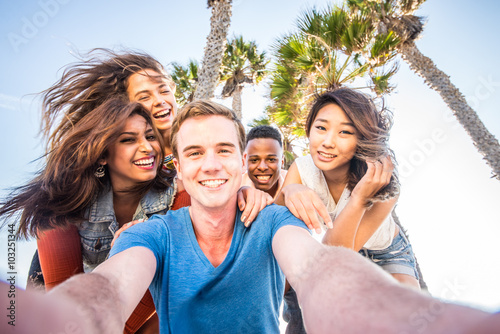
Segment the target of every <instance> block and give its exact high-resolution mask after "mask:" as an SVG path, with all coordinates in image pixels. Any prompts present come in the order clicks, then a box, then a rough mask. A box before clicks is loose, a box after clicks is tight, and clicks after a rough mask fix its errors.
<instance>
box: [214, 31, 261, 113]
mask: <svg viewBox="0 0 500 334" xmlns="http://www.w3.org/2000/svg"><path fill="white" fill-rule="evenodd" d="M267 63H268V61H267V60H266V54H265V52H262V53H260V54H259V53H258V51H257V44H255V42H254V41H250V42H245V41H244V40H243V37H242V36H239V37H234V38H233V39H232V40H228V43H227V46H226V51H225V52H224V58H223V60H222V66H221V77H220V81H221V82H224V83H225V84H224V87H223V89H222V97H223V98H228V97H232V98H233V111H234V112H235V113H236V116H238V118H240V119H241V116H242V114H241V91H242V89H243V85H244V84H245V83H248V84H252V85H253V84H258V83H259V82H260V81H261V80H262V79H263V78H264V76H265V74H266V72H265V68H266V65H267Z"/></svg>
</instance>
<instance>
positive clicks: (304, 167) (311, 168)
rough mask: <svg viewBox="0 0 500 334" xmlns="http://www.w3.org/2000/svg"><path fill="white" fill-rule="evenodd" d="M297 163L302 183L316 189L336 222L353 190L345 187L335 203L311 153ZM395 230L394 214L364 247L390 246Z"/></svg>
mask: <svg viewBox="0 0 500 334" xmlns="http://www.w3.org/2000/svg"><path fill="white" fill-rule="evenodd" d="M295 164H296V165H297V168H298V170H299V174H300V178H301V180H302V184H303V185H305V186H306V187H308V188H310V189H312V190H314V192H316V194H318V196H319V198H320V199H321V200H322V201H323V203H324V204H325V206H326V209H327V210H328V213H329V214H330V217H331V219H332V222H333V223H334V224H335V218H337V216H338V215H339V213H340V212H341V211H342V210H343V209H344V208H345V206H346V204H347V202H348V201H349V198H350V197H351V191H350V190H348V189H347V187H346V188H344V191H343V192H342V195H341V196H340V198H339V202H338V203H335V200H334V199H333V197H332V195H331V194H330V190H329V189H328V184H327V183H326V179H325V176H324V174H323V172H322V171H321V170H320V169H319V168H318V167H316V165H315V164H314V161H313V159H312V157H311V155H310V154H308V155H306V156H305V157H300V158H297V159H295ZM318 217H319V216H318ZM320 220H321V222H322V223H323V229H324V230H326V224H325V223H324V222H323V220H322V219H321V217H320ZM395 231H396V223H395V222H394V219H393V218H392V215H389V217H387V218H386V219H385V220H384V222H383V223H382V225H380V227H379V228H378V229H377V230H376V231H375V233H373V235H372V236H371V237H370V239H368V241H367V242H366V243H365V244H364V245H363V248H365V249H372V250H381V249H385V248H387V247H389V246H390V245H391V243H392V239H393V238H394V233H395Z"/></svg>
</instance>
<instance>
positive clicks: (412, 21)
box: [347, 0, 500, 180]
mask: <svg viewBox="0 0 500 334" xmlns="http://www.w3.org/2000/svg"><path fill="white" fill-rule="evenodd" d="M424 2H425V0H379V1H363V0H347V5H348V7H349V10H350V13H351V15H360V16H363V17H366V18H368V19H370V20H372V21H373V23H374V24H375V25H376V26H377V29H378V32H379V33H387V32H388V31H389V32H390V31H393V32H394V33H395V34H396V35H397V36H398V38H399V39H400V42H399V43H398V44H397V45H396V51H397V52H398V53H399V54H400V55H401V58H402V59H403V60H404V61H405V62H407V63H408V65H409V66H410V69H412V70H413V71H414V72H415V73H416V74H418V75H419V76H421V77H422V78H423V79H424V81H425V83H426V84H427V85H428V86H429V87H431V88H432V89H434V90H435V91H436V92H438V93H439V95H441V98H442V99H443V100H444V102H445V103H446V104H447V105H448V107H449V108H450V109H451V111H452V112H453V114H454V115H455V117H456V118H457V120H458V121H459V123H460V124H461V125H462V126H463V127H464V129H465V131H466V132H467V133H468V134H469V136H470V137H471V139H472V142H473V143H474V146H476V148H477V149H478V151H479V152H480V153H481V154H482V155H483V157H484V160H486V162H487V164H488V165H489V166H490V167H491V169H492V171H493V177H495V178H496V179H498V180H500V144H499V142H498V140H497V139H496V138H495V136H493V135H492V134H491V133H490V132H489V131H488V129H487V128H486V127H485V126H484V124H483V122H482V121H481V120H480V119H479V116H478V115H477V113H476V112H475V111H474V110H473V109H472V108H471V107H470V106H469V105H468V103H467V101H466V99H465V97H464V95H463V94H462V93H461V92H460V91H459V89H458V88H457V87H455V85H453V84H452V82H451V81H450V77H449V76H448V75H446V74H445V73H444V72H443V71H441V70H440V69H438V68H437V66H436V65H435V64H434V62H433V61H432V60H431V59H430V58H428V57H426V56H424V55H423V54H422V53H421V52H420V50H419V49H418V48H417V45H416V44H415V40H416V39H417V38H418V37H419V35H420V33H421V32H422V31H423V22H422V18H420V17H418V16H415V15H413V13H414V12H415V11H416V10H417V9H418V8H419V6H420V5H421V4H422V3H424Z"/></svg>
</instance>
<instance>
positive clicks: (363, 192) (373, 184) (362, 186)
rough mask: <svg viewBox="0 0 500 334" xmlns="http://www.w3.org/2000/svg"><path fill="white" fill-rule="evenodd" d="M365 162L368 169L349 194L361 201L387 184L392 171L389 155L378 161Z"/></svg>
mask: <svg viewBox="0 0 500 334" xmlns="http://www.w3.org/2000/svg"><path fill="white" fill-rule="evenodd" d="M366 164H367V165H368V169H367V170H366V173H365V175H364V176H363V177H362V178H361V180H359V182H358V184H357V185H356V186H355V187H354V189H353V190H352V194H351V197H353V198H354V197H355V198H358V199H359V200H361V201H363V203H367V202H368V201H369V200H370V199H371V198H373V197H374V196H375V195H376V194H377V192H379V191H380V189H382V188H384V187H385V186H387V185H388V184H389V182H390V181H391V176H392V172H393V171H394V164H393V162H392V159H391V157H390V156H386V157H384V158H383V159H381V160H380V161H378V160H376V161H373V160H372V161H366Z"/></svg>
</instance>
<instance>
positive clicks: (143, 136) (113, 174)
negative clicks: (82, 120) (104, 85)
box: [102, 115, 160, 190]
mask: <svg viewBox="0 0 500 334" xmlns="http://www.w3.org/2000/svg"><path fill="white" fill-rule="evenodd" d="M159 152H160V143H159V142H158V139H157V138H156V136H155V134H154V132H153V128H152V127H151V125H150V124H148V122H147V121H146V120H145V119H144V117H142V116H140V115H132V116H131V117H129V118H128V119H127V121H126V123H125V126H124V127H123V130H122V131H121V132H120V135H119V136H118V139H117V140H116V142H115V143H114V144H112V145H111V146H110V147H109V148H108V150H107V154H106V157H105V159H103V162H102V163H103V164H106V165H107V166H108V171H109V176H110V179H111V184H112V186H113V189H114V190H126V189H129V188H131V187H133V186H135V185H137V184H138V183H141V182H145V181H149V180H152V179H153V178H154V177H155V176H156V173H157V166H158V163H159V161H158V159H159Z"/></svg>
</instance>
